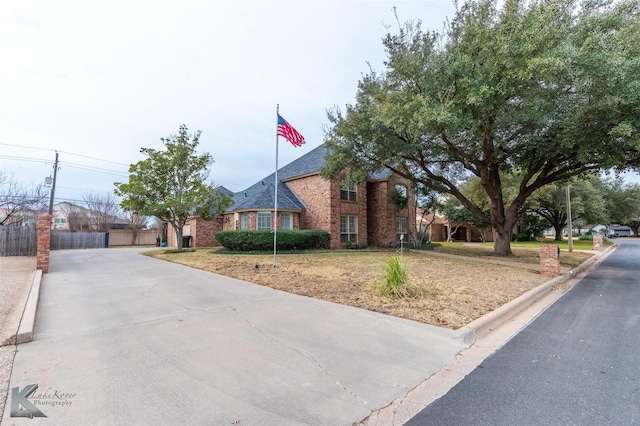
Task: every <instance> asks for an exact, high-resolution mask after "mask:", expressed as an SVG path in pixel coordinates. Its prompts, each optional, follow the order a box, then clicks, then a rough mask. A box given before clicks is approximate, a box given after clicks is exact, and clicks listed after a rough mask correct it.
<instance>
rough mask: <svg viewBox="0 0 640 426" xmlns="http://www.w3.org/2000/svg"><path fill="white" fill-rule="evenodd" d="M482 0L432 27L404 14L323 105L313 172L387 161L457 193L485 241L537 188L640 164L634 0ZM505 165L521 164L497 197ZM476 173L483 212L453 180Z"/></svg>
mask: <svg viewBox="0 0 640 426" xmlns="http://www.w3.org/2000/svg"><path fill="white" fill-rule="evenodd" d="M497 3H498V2H497V1H494V0H479V1H472V2H468V3H466V4H465V5H464V6H462V7H461V8H460V9H459V10H458V12H457V13H456V16H455V17H454V18H453V20H452V21H451V23H450V24H448V25H447V26H446V27H445V29H444V30H443V31H442V32H437V31H426V32H425V31H423V30H422V29H421V27H420V23H419V22H417V23H413V22H409V23H406V24H404V25H403V26H402V27H401V28H400V29H399V31H398V32H397V33H396V34H391V33H390V34H387V36H386V37H385V39H384V40H383V44H384V47H385V49H386V52H387V56H388V59H387V61H386V62H385V67H386V68H385V70H384V72H382V73H377V72H375V71H374V70H372V71H371V72H370V73H369V74H368V75H365V76H363V78H362V79H361V81H360V82H359V85H358V90H357V94H356V101H355V103H354V104H352V105H347V107H346V111H345V112H344V113H343V112H342V111H340V110H339V109H338V108H335V109H333V110H331V111H329V113H328V115H329V120H330V121H331V124H332V125H331V127H330V128H329V129H328V130H327V133H326V141H327V145H328V148H329V153H328V155H327V164H326V166H325V168H324V169H323V175H324V176H325V177H327V178H334V177H336V176H337V175H339V174H340V173H341V172H342V171H344V170H345V169H347V170H349V175H348V178H349V179H350V180H352V181H358V180H363V179H364V178H365V177H366V175H367V174H368V173H371V172H373V171H378V170H381V169H383V168H389V169H391V170H393V171H395V172H396V173H399V174H400V175H402V176H405V177H407V178H409V179H411V180H412V181H414V182H417V183H420V184H423V185H425V186H427V187H430V188H432V189H434V190H436V191H439V192H442V193H447V194H450V195H452V196H454V197H456V198H457V199H458V200H459V201H460V202H461V203H462V205H463V206H464V207H465V208H467V209H468V210H469V211H470V212H471V213H472V214H473V215H474V216H475V217H476V218H477V219H478V220H479V221H481V222H483V223H486V224H488V225H491V226H492V228H493V230H494V235H495V253H496V254H497V255H505V256H506V255H511V246H510V242H511V234H512V230H513V226H514V224H515V223H516V221H517V219H518V216H519V215H520V214H521V213H522V212H523V211H524V209H525V201H526V200H527V198H528V197H529V196H530V195H531V194H533V192H534V191H536V190H537V189H539V188H541V187H543V186H545V185H547V184H550V183H553V182H558V181H563V180H566V179H568V178H570V177H571V176H576V175H582V174H584V173H588V172H591V171H595V170H599V169H609V168H617V169H620V170H622V169H625V168H628V167H638V166H639V165H640V138H639V134H640V133H639V130H640V128H639V127H640V80H639V79H638V75H640V61H639V60H638V58H639V57H640V20H639V9H640V7H639V5H638V0H627V1H620V2H615V3H613V4H609V3H610V2H603V1H598V0H588V1H584V2H583V3H580V4H578V3H577V2H574V1H567V0H531V1H523V0H506V1H505V2H504V5H503V7H502V8H498V6H497ZM505 173H509V174H513V175H518V176H520V177H521V179H520V181H519V183H518V185H517V189H518V191H517V194H515V196H514V197H509V199H510V200H506V199H505V196H504V194H503V185H502V179H503V175H504V174H505ZM470 174H472V175H475V176H477V177H479V178H480V181H481V185H482V188H483V189H484V191H486V193H487V196H488V197H489V199H490V201H491V203H490V209H489V212H490V213H489V214H485V211H483V209H481V208H479V207H478V206H477V205H476V204H474V203H473V202H472V201H471V200H469V199H468V198H466V197H465V196H464V195H463V193H462V192H461V191H460V190H459V188H458V183H459V182H460V181H461V179H463V178H464V177H465V176H468V175H470Z"/></svg>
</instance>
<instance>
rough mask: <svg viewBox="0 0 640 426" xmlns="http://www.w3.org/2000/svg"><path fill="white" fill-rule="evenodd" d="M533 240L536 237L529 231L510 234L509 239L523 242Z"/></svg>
mask: <svg viewBox="0 0 640 426" xmlns="http://www.w3.org/2000/svg"><path fill="white" fill-rule="evenodd" d="M535 240H536V237H534V236H533V235H531V234H529V233H520V234H513V235H512V236H511V241H518V242H524V241H535Z"/></svg>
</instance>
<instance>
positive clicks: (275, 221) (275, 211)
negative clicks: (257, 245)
mask: <svg viewBox="0 0 640 426" xmlns="http://www.w3.org/2000/svg"><path fill="white" fill-rule="evenodd" d="M279 115H280V104H276V174H275V181H274V185H273V186H274V187H275V194H274V200H275V202H274V206H273V267H274V268H275V267H276V240H277V237H276V235H277V232H278V127H277V126H278V124H277V123H278V116H279Z"/></svg>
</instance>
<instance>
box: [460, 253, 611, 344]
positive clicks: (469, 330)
mask: <svg viewBox="0 0 640 426" xmlns="http://www.w3.org/2000/svg"><path fill="white" fill-rule="evenodd" d="M617 247H618V244H614V245H612V246H609V247H607V248H606V249H605V250H603V251H601V252H599V253H597V254H596V255H595V256H593V257H591V258H589V259H587V260H586V261H584V262H582V263H581V264H580V265H578V266H577V267H575V268H574V269H572V270H570V271H568V272H566V273H564V274H562V275H560V276H558V277H556V278H553V279H551V280H549V281H547V282H546V283H544V284H541V285H539V286H538V287H536V288H534V289H531V290H529V291H528V292H526V293H524V294H523V295H521V296H519V297H517V298H515V299H513V300H512V301H511V302H508V303H506V304H504V305H502V306H500V307H499V308H497V309H495V310H494V311H492V312H489V313H488V314H486V315H484V316H482V317H480V318H478V319H476V320H474V321H472V322H470V323H469V324H467V325H466V326H464V327H461V328H459V329H458V330H457V332H458V333H459V338H460V339H462V341H463V342H465V343H469V344H471V343H473V342H474V341H475V339H476V336H478V335H479V334H486V333H489V332H491V331H493V330H495V329H496V328H497V327H499V326H500V324H502V323H504V322H506V321H509V320H510V319H512V318H513V317H514V316H516V315H517V314H518V313H519V312H521V311H522V310H523V309H525V308H526V307H527V306H529V305H532V304H533V303H535V302H537V301H539V300H540V299H542V298H544V297H545V296H546V295H547V294H548V293H549V292H550V291H551V290H553V288H554V287H555V286H557V285H559V284H563V283H565V282H567V281H569V280H571V279H573V278H576V277H577V276H578V275H579V274H581V273H582V272H584V271H587V270H591V269H593V268H595V267H596V266H598V264H600V262H602V261H603V260H604V259H605V258H606V257H607V256H608V255H609V254H610V253H611V252H613V250H614V249H615V248H617Z"/></svg>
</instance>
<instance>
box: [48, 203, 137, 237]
mask: <svg viewBox="0 0 640 426" xmlns="http://www.w3.org/2000/svg"><path fill="white" fill-rule="evenodd" d="M51 210H52V212H51V213H52V218H51V229H52V230H54V231H85V232H89V231H93V230H94V228H95V227H94V226H93V225H92V223H94V221H92V220H91V210H89V209H87V208H86V207H82V206H79V205H77V204H73V203H69V202H67V201H63V202H60V203H56V204H54V205H53V208H52V209H51ZM128 227H129V224H128V222H127V221H126V220H124V219H121V218H119V217H112V218H109V223H108V228H109V229H125V228H128Z"/></svg>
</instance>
